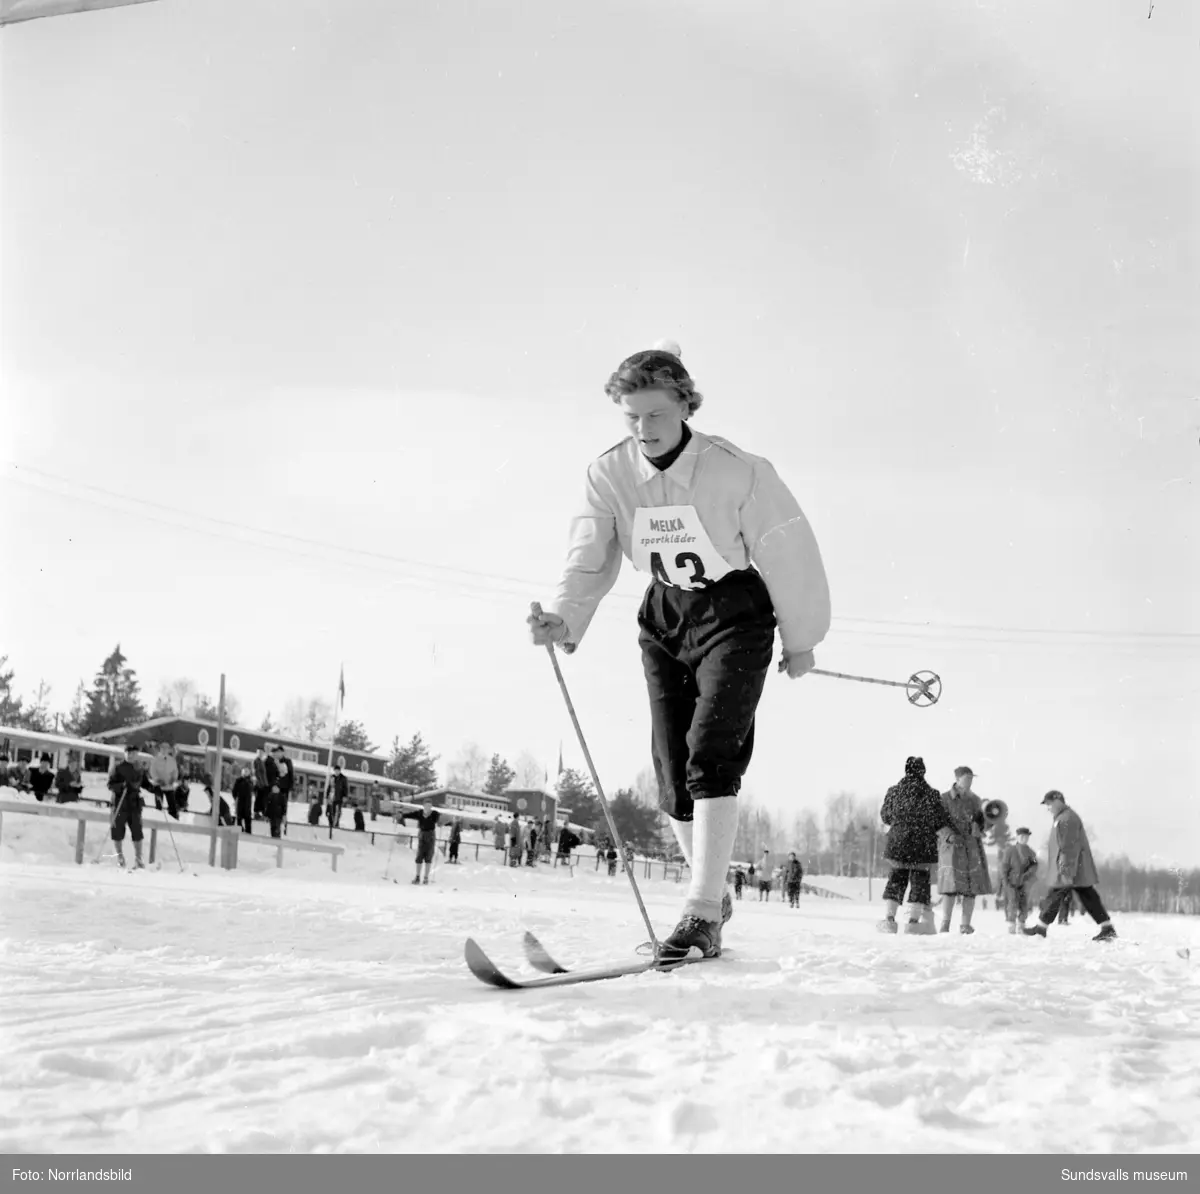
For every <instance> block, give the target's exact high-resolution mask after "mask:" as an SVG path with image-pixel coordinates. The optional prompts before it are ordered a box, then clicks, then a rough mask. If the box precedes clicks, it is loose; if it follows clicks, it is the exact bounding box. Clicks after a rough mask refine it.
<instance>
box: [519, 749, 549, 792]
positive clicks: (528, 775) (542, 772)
mask: <svg viewBox="0 0 1200 1194" xmlns="http://www.w3.org/2000/svg"><path fill="white" fill-rule="evenodd" d="M513 771H514V772H515V773H516V775H515V777H514V779H513V781H512V786H513V787H514V788H541V787H543V786H544V785H545V783H546V768H545V767H544V766H543V765H542V764H541V763H539V762H538V761H537V759H535V758H534V757H533V754H532V753H531V752H530V751H527V750H523V751H521V753H520V754H519V755H517V758H516V762H514V763H513Z"/></svg>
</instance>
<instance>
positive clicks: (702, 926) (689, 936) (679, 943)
mask: <svg viewBox="0 0 1200 1194" xmlns="http://www.w3.org/2000/svg"><path fill="white" fill-rule="evenodd" d="M693 950H698V951H699V953H700V955H701V956H702V957H705V958H719V957H720V956H721V924H720V922H719V921H715V920H701V919H700V918H699V917H698V916H685V917H684V918H683V919H682V920H681V921H680V922H679V923H678V924H677V925H676V926H675V931H674V932H673V933H672V934H671V935H670V936H669V937H668V938H667V939H666V941H664V942H663V943H662V947H661V949H660V950H659V954H658V956H659V959H660V960H661V961H663V962H678V961H681V960H682V959H684V958H686V957H688V956H689V955H690V954H691V952H692V951H693Z"/></svg>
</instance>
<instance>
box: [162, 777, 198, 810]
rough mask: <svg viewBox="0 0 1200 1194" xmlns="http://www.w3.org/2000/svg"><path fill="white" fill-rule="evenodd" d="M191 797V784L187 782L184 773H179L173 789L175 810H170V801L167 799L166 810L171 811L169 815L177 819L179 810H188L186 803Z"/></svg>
mask: <svg viewBox="0 0 1200 1194" xmlns="http://www.w3.org/2000/svg"><path fill="white" fill-rule="evenodd" d="M191 798H192V789H191V786H190V785H189V784H188V780H187V777H186V776H184V775H180V777H179V786H178V787H177V788H176V789H175V801H174V804H175V810H174V812H172V811H171V801H169V800H168V801H167V812H169V813H171V816H173V817H174V818H175V820H176V821H178V820H179V814H180V813H181V812H187V811H188V803H189V801H190V800H191Z"/></svg>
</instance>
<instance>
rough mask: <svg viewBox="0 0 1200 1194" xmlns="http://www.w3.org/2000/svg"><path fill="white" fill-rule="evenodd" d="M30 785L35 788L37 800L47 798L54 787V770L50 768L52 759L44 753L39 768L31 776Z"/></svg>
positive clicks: (34, 793)
mask: <svg viewBox="0 0 1200 1194" xmlns="http://www.w3.org/2000/svg"><path fill="white" fill-rule="evenodd" d="M29 786H30V787H31V788H33V798H34V799H35V800H45V799H46V797H47V796H49V795H50V789H51V788H52V787H54V772H53V771H51V770H50V760H49V759H48V758H46V756H45V755H42V758H41V761H40V762H39V763H38V769H37V770H36V771H34V772H33V773H32V774H31V775H30V776H29Z"/></svg>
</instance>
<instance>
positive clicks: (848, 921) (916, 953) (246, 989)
mask: <svg viewBox="0 0 1200 1194" xmlns="http://www.w3.org/2000/svg"><path fill="white" fill-rule="evenodd" d="M27 820H28V822H29V823H27V824H21V822H25V821H27ZM71 832H73V827H70V828H69V827H68V826H67V825H66V824H64V823H59V824H57V825H56V824H54V823H51V822H34V821H33V819H32V818H28V819H26V818H23V817H16V816H13V817H6V818H5V820H4V838H3V842H2V843H0V973H2V974H3V990H4V995H3V999H2V1000H0V1072H3V1074H4V1082H3V1084H2V1088H0V1149H3V1150H4V1151H6V1152H15V1151H21V1150H27V1151H51V1152H69V1151H79V1152H88V1153H104V1152H121V1151H132V1152H190V1151H200V1152H208V1151H214V1152H307V1151H314V1152H324V1151H348V1152H374V1151H383V1152H434V1153H437V1152H564V1151H565V1152H587V1153H602V1152H618V1153H638V1152H688V1151H701V1152H727V1153H728V1152H958V1151H964V1152H1070V1153H1085V1152H1093V1153H1094V1152H1099V1153H1109V1152H1118V1151H1137V1152H1147V1151H1154V1150H1159V1151H1170V1152H1195V1151H1198V1144H1200V1140H1198V1137H1197V1129H1196V1128H1195V1125H1196V1124H1197V1123H1200V980H1198V979H1197V972H1196V970H1195V968H1194V967H1193V965H1192V963H1191V962H1190V961H1188V960H1185V959H1182V958H1180V957H1179V956H1178V955H1177V952H1176V951H1177V950H1178V949H1180V948H1181V947H1183V946H1189V947H1190V948H1191V949H1192V951H1193V953H1194V952H1195V950H1196V947H1197V946H1198V945H1200V926H1198V925H1197V924H1196V923H1195V921H1194V920H1191V919H1185V918H1182V917H1178V918H1167V917H1135V916H1122V917H1118V918H1117V920H1116V924H1117V927H1118V930H1119V931H1120V932H1121V933H1122V934H1123V939H1122V940H1121V941H1120V942H1119V943H1118V944H1117V945H1115V946H1113V947H1111V948H1104V947H1102V946H1098V945H1095V944H1093V943H1092V942H1091V940H1090V938H1091V936H1092V933H1093V932H1094V931H1095V930H1094V927H1093V926H1092V925H1091V923H1090V922H1088V921H1085V920H1082V919H1077V920H1075V921H1074V922H1073V923H1072V924H1071V925H1070V926H1068V927H1066V928H1056V929H1053V930H1052V931H1051V936H1050V939H1049V940H1048V941H1039V940H1026V939H1024V938H1015V939H1014V938H1012V937H1010V936H1008V934H1007V933H1006V931H1005V926H1004V922H1003V918H1002V917H1001V916H1000V915H999V914H998V913H997V912H996V911H995V910H994V908H990V909H989V910H988V911H982V910H980V911H979V912H977V914H976V927H977V930H978V931H977V932H976V934H975V935H974V936H973V937H962V936H960V935H959V934H958V932H957V931H955V932H954V933H953V934H951V935H950V936H948V937H947V936H938V937H929V938H914V937H906V936H903V935H900V936H897V937H884V936H881V935H879V934H878V933H876V932H875V927H874V926H875V921H876V920H877V919H878V918H879V915H880V905H879V900H878V896H879V891H878V889H877V890H876V892H875V896H876V899H875V902H874V903H873V904H869V903H868V902H867V901H866V899H865V897H864V896H859V897H858V898H855V899H851V900H845V901H843V900H824V899H818V898H815V897H808V896H806V897H804V898H803V900H802V907H801V908H800V910H798V911H792V910H789V909H788V908H786V907H785V906H783V905H781V904H780V903H779V902H778V901H777V900H773V901H772V902H771V903H770V904H768V905H760V904H759V903H758V902H757V900H756V899H754V898H752V897H750V893H747V897H748V898H747V899H745V900H743V901H742V902H741V903H739V904H737V905H736V912H735V916H734V919H733V920H732V922H731V923H730V925H729V926H728V928H727V930H726V935H725V939H726V944H727V945H728V947H729V948H730V950H731V951H732V952H731V954H730V955H729V956H728V957H726V958H723V959H721V960H720V961H717V962H713V963H707V964H705V965H703V966H698V967H692V968H689V969H688V970H686V971H680V972H678V973H675V974H666V975H663V974H646V975H640V976H637V977H632V978H622V979H617V980H615V981H612V982H604V983H596V984H590V985H582V986H578V987H566V988H559V989H555V990H546V991H536V992H534V991H531V992H524V993H520V992H499V991H493V990H491V989H489V988H486V987H484V986H482V985H481V984H479V983H478V982H477V981H476V980H475V979H474V978H472V977H471V975H470V974H469V972H468V971H467V969H466V967H465V965H464V963H463V961H462V946H463V940H464V938H465V937H466V936H468V935H471V936H474V937H475V938H476V939H477V940H478V941H479V942H480V944H481V945H482V946H483V947H484V949H486V950H487V951H488V952H489V953H490V954H491V955H492V956H493V957H494V958H495V959H496V961H497V962H498V963H499V964H500V965H501V966H503V967H505V968H506V969H508V970H509V971H510V972H511V973H514V974H516V973H523V974H529V973H531V972H530V971H529V970H528V968H527V966H526V965H525V963H524V961H523V958H522V954H521V948H520V937H521V934H522V932H523V931H524V930H525V929H527V928H528V929H532V930H533V931H534V932H535V933H537V934H538V936H539V937H541V939H542V940H543V942H544V943H545V944H546V946H547V947H548V948H549V949H550V950H551V952H552V953H554V954H555V956H556V957H557V958H558V959H559V960H560V961H561V962H563V963H564V964H566V965H569V966H578V965H586V964H589V963H598V962H605V961H610V960H627V959H630V958H631V957H632V956H633V952H632V951H633V949H634V947H635V946H636V945H637V943H638V942H639V941H641V940H642V939H643V938H644V936H645V934H644V930H641V931H639V930H640V924H639V920H638V918H637V913H636V910H635V908H634V906H633V903H632V899H631V896H630V893H629V890H628V885H627V881H626V880H625V878H624V877H623V876H618V877H617V878H615V879H609V878H608V877H607V876H603V875H597V874H596V873H595V872H594V871H593V870H592V869H591V862H590V860H589V861H587V862H586V863H585V864H584V865H583V867H581V869H580V870H579V871H578V872H577V873H576V874H575V876H574V877H569V876H568V875H567V874H565V873H564V872H562V871H558V870H551V869H549V868H548V867H544V866H543V867H540V868H538V870H537V871H536V872H534V871H529V870H526V869H524V868H522V869H521V870H520V871H513V870H508V869H504V868H500V867H497V866H494V865H492V864H491V863H490V862H488V863H484V862H482V861H481V862H479V863H476V862H474V861H473V859H472V858H471V855H472V853H473V848H468V849H467V850H466V851H465V854H466V861H464V864H463V865H462V866H461V867H450V866H447V865H444V864H443V865H440V866H439V867H437V868H436V869H435V872H434V880H433V882H432V883H431V884H430V886H428V887H416V888H414V887H412V886H411V885H410V884H409V878H410V876H411V858H412V855H411V853H410V852H409V851H408V850H405V849H402V848H400V849H397V850H396V851H395V854H394V856H393V860H392V865H391V873H392V875H397V876H399V879H400V883H399V884H398V885H393V884H392V883H391V882H384V881H382V875H383V871H384V866H385V863H386V859H387V847H386V844H377V845H376V846H374V847H371V846H370V845H369V844H367V843H366V841H365V840H364V839H362V838H356V839H355V838H346V837H343V839H342V840H344V841H346V842H347V845H348V849H347V853H346V855H345V857H344V858H343V860H342V862H341V863H340V864H339V874H337V875H333V874H331V873H330V872H329V869H328V862H327V860H326V861H321V860H319V859H316V858H313V859H310V858H307V857H305V858H302V859H299V860H297V861H293V859H291V858H289V859H288V860H287V862H286V863H285V868H284V869H283V870H278V871H276V870H275V869H274V866H273V862H272V861H271V856H270V853H269V852H267V851H261V852H259V851H257V850H253V851H252V850H244V851H243V857H244V859H245V860H246V862H247V865H246V867H245V868H244V869H243V868H239V870H238V871H236V872H233V873H226V872H222V871H210V870H209V869H208V867H207V865H205V861H206V853H205V848H204V847H203V846H198V845H196V839H190V838H189V839H184V838H180V839H179V845H180V850H181V852H182V854H183V856H184V861H185V863H186V864H187V870H186V872H185V873H180V871H179V868H178V865H177V864H176V862H175V858H174V854H173V852H171V850H170V846H169V845H167V849H166V850H165V851H160V858H161V860H162V869H161V870H157V871H155V870H151V871H146V872H140V873H137V874H127V873H123V872H120V871H118V870H116V869H115V868H113V867H112V864H111V863H108V864H105V865H102V866H92V865H89V864H88V863H86V862H85V864H84V865H83V866H75V865H74V864H73V863H71V862H69V861H67V859H69V858H70V851H69V842H70V840H71ZM293 832H297V831H296V830H293ZM94 850H95V846H94V845H92V846H89V852H88V853H89V857H90V856H92V854H93V853H94ZM483 854H484V855H487V856H491V851H490V850H485V851H483ZM255 855H257V856H258V857H257V860H256V861H253V862H251V861H250V859H251V858H252V857H253V856H255ZM812 881H813V882H815V883H822V882H825V883H827V885H828V886H829V887H830V888H831V889H839V890H843V891H847V892H850V893H852V894H855V895H857V894H858V889H859V888H861V887H862V886H863V882H862V881H858V880H837V879H829V880H826V881H822V880H820V879H814V880H812ZM877 887H878V885H877ZM644 890H645V892H646V897H647V904H648V906H649V908H650V911H651V914H652V915H653V916H654V918H655V921H656V924H658V925H661V926H664V927H669V926H670V924H671V923H672V922H673V919H674V914H675V913H676V911H677V909H678V904H679V900H680V897H681V895H682V888H681V887H678V886H676V885H675V884H674V883H673V882H664V881H662V880H655V881H651V882H648V883H645V885H644ZM955 924H956V930H957V912H956V918H955Z"/></svg>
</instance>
